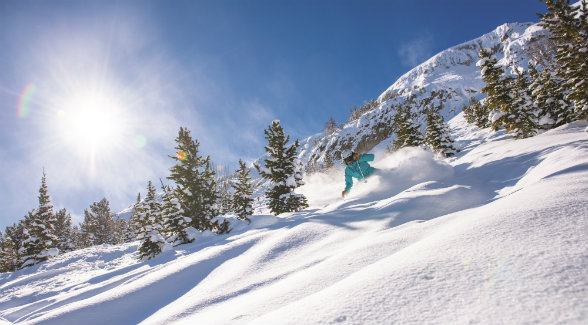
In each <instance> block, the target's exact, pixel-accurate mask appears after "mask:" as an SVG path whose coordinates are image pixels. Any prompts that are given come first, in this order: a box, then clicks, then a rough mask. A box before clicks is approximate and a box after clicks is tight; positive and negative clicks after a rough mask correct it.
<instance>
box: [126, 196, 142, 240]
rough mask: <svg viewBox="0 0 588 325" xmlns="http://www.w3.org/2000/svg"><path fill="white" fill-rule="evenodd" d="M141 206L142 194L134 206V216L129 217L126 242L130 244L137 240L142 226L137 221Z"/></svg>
mask: <svg viewBox="0 0 588 325" xmlns="http://www.w3.org/2000/svg"><path fill="white" fill-rule="evenodd" d="M140 204H141V193H139V194H138V195H137V201H136V202H135V204H134V205H133V214H131V216H130V217H129V222H128V224H127V233H126V236H125V242H126V243H130V242H132V241H135V240H136V239H137V229H139V227H140V224H139V221H138V219H137V208H138V207H139V205H140Z"/></svg>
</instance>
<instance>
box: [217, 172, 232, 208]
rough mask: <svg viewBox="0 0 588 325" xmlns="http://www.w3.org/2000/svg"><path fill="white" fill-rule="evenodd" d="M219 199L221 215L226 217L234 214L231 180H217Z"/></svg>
mask: <svg viewBox="0 0 588 325" xmlns="http://www.w3.org/2000/svg"><path fill="white" fill-rule="evenodd" d="M217 183H218V192H219V195H220V199H219V205H220V206H219V213H220V214H221V215H226V214H229V213H231V212H233V203H232V202H233V195H232V193H231V178H230V176H224V177H220V178H218V179H217Z"/></svg>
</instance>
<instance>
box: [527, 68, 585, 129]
mask: <svg viewBox="0 0 588 325" xmlns="http://www.w3.org/2000/svg"><path fill="white" fill-rule="evenodd" d="M529 75H530V77H531V84H530V86H529V88H530V89H532V92H531V97H532V99H533V103H534V104H535V106H536V107H538V109H539V111H538V116H537V123H538V124H539V125H540V126H541V127H542V128H543V129H550V128H555V127H558V126H561V125H564V124H566V123H569V122H571V121H572V120H573V118H574V117H573V113H572V110H571V109H570V105H569V103H567V102H566V101H565V99H564V95H563V93H562V92H560V89H561V81H559V80H558V79H557V77H554V76H552V74H551V72H550V71H548V70H547V69H546V70H543V71H542V72H540V71H538V70H537V68H536V67H535V66H534V65H532V64H529Z"/></svg>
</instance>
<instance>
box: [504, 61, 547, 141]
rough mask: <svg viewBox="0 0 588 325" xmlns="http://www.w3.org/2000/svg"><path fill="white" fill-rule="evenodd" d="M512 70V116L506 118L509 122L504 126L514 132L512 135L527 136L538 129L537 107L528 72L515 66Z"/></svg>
mask: <svg viewBox="0 0 588 325" xmlns="http://www.w3.org/2000/svg"><path fill="white" fill-rule="evenodd" d="M514 70H515V72H516V74H517V77H516V79H514V80H513V86H512V90H513V95H514V97H513V102H512V106H513V111H512V114H513V117H514V118H512V119H507V120H508V122H510V124H509V125H506V126H505V127H506V130H507V131H512V132H514V137H515V138H517V139H521V138H528V137H531V136H533V135H535V134H536V133H537V130H538V129H539V125H538V114H539V113H538V108H537V106H535V103H534V102H533V98H532V90H531V88H530V87H529V86H530V82H529V78H528V73H525V72H523V71H520V70H519V69H517V68H515V69H514Z"/></svg>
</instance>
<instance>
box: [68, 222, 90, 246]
mask: <svg viewBox="0 0 588 325" xmlns="http://www.w3.org/2000/svg"><path fill="white" fill-rule="evenodd" d="M72 236H73V237H72V239H73V244H74V247H75V248H74V249H82V248H86V247H88V246H87V245H86V242H85V235H84V233H83V232H82V229H81V228H80V226H78V225H74V226H73V227H72Z"/></svg>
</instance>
